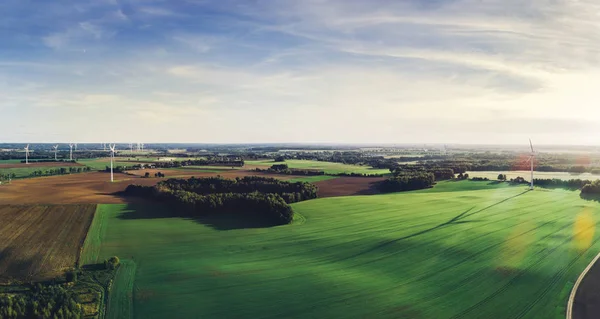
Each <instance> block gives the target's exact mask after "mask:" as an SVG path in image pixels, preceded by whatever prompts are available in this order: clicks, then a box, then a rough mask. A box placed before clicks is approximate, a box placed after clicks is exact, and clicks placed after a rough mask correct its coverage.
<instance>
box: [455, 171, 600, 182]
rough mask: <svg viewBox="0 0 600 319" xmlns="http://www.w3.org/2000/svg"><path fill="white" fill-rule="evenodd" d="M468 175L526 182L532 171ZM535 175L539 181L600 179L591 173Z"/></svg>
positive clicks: (485, 172) (484, 172) (537, 173)
mask: <svg viewBox="0 0 600 319" xmlns="http://www.w3.org/2000/svg"><path fill="white" fill-rule="evenodd" d="M467 173H468V174H469V177H487V178H489V179H490V180H495V179H497V178H498V174H506V177H507V179H511V178H516V177H519V176H521V177H523V178H525V179H526V180H529V179H530V178H531V171H508V172H501V171H479V172H475V171H468V172H467ZM533 174H534V178H538V179H546V178H548V179H552V178H556V179H562V180H569V179H587V180H596V179H600V175H596V174H590V173H582V174H574V173H568V172H535V171H534V172H533Z"/></svg>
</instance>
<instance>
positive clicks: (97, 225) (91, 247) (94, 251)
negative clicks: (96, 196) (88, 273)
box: [79, 205, 108, 266]
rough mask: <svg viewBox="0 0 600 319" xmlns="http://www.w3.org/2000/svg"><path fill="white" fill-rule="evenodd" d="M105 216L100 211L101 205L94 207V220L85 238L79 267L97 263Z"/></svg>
mask: <svg viewBox="0 0 600 319" xmlns="http://www.w3.org/2000/svg"><path fill="white" fill-rule="evenodd" d="M107 215H108V214H106V213H105V212H104V211H103V210H102V205H98V206H97V207H96V212H95V214H94V219H93V220H92V224H91V225H90V228H89V231H88V233H87V236H86V238H85V241H84V244H83V248H82V249H81V253H80V256H79V265H80V266H81V265H87V264H95V263H97V262H98V257H99V255H100V247H101V245H102V238H103V237H104V234H105V233H106V222H107V219H108V218H107Z"/></svg>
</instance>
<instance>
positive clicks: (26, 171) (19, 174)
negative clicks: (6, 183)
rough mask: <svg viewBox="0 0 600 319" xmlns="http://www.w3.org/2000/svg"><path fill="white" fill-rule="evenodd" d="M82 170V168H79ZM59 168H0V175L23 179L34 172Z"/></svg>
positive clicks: (57, 167) (58, 167)
mask: <svg viewBox="0 0 600 319" xmlns="http://www.w3.org/2000/svg"><path fill="white" fill-rule="evenodd" d="M80 167H82V168H83V166H80ZM60 168H61V167H60V166H49V167H44V166H41V167H40V166H31V167H19V168H0V174H11V173H12V174H15V176H16V177H15V178H24V177H29V176H30V175H31V173H33V172H35V171H42V172H45V171H47V170H50V169H53V170H56V169H60ZM64 168H66V169H67V171H68V170H69V167H68V166H65V167H64Z"/></svg>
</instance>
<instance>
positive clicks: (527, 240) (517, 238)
mask: <svg viewBox="0 0 600 319" xmlns="http://www.w3.org/2000/svg"><path fill="white" fill-rule="evenodd" d="M531 228H532V223H531V222H530V221H526V222H523V223H521V224H519V225H517V226H516V227H515V228H514V229H513V231H512V232H511V233H510V235H509V236H508V237H507V239H506V241H505V242H504V245H503V246H502V250H501V251H500V255H499V260H498V261H499V265H498V269H502V270H504V272H506V271H510V270H512V269H517V268H519V265H520V264H521V262H522V261H523V259H524V258H525V256H526V255H527V250H528V248H529V246H531V244H532V243H533V242H534V241H535V238H534V236H535V234H533V232H531V231H530V230H531Z"/></svg>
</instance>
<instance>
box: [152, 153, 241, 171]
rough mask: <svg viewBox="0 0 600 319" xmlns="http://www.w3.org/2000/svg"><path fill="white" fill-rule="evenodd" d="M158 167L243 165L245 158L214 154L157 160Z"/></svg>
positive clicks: (156, 165)
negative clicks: (192, 157)
mask: <svg viewBox="0 0 600 319" xmlns="http://www.w3.org/2000/svg"><path fill="white" fill-rule="evenodd" d="M153 165H154V166H155V167H157V168H174V167H184V166H228V167H243V166H244V160H243V159H241V158H237V157H236V158H231V157H221V156H213V157H208V158H207V159H196V160H182V161H172V162H156V163H154V164H153Z"/></svg>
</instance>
